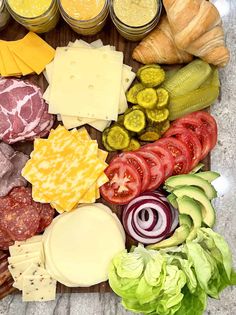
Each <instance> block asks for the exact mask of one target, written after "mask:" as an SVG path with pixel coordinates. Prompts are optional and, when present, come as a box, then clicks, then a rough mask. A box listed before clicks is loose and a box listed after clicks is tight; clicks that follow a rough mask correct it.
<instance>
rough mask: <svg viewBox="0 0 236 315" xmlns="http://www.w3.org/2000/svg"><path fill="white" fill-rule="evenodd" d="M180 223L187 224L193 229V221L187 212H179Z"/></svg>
mask: <svg viewBox="0 0 236 315" xmlns="http://www.w3.org/2000/svg"><path fill="white" fill-rule="evenodd" d="M179 225H187V226H188V227H189V229H190V230H191V229H192V227H193V221H192V219H191V218H190V216H189V215H187V214H184V213H182V214H179Z"/></svg>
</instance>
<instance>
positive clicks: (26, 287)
mask: <svg viewBox="0 0 236 315" xmlns="http://www.w3.org/2000/svg"><path fill="white" fill-rule="evenodd" d="M22 298H23V302H29V301H34V302H37V301H40V302H42V301H51V300H55V298H56V281H55V280H54V279H53V278H52V277H51V276H49V275H43V276H41V275H35V276H33V275H30V276H24V277H23V296H22Z"/></svg>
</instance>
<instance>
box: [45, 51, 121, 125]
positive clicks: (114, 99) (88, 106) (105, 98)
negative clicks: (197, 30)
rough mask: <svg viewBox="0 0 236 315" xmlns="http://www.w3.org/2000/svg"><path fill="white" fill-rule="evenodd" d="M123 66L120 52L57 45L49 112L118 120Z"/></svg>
mask: <svg viewBox="0 0 236 315" xmlns="http://www.w3.org/2000/svg"><path fill="white" fill-rule="evenodd" d="M122 65H123V54H122V53H119V52H111V51H102V50H99V49H88V48H84V49H79V48H73V47H68V48H57V50H56V56H55V60H54V67H53V76H52V83H51V88H50V103H49V111H50V112H51V113H54V114H58V113H60V114H62V115H68V116H79V117H88V118H95V119H102V120H117V116H118V105H119V95H120V87H121V74H122ZM91 74H93V76H91ZM78 87H79V88H78ZM65 97H66V100H65ZM65 103H66V104H67V106H65ZM51 104H53V108H52V107H50V105H51Z"/></svg>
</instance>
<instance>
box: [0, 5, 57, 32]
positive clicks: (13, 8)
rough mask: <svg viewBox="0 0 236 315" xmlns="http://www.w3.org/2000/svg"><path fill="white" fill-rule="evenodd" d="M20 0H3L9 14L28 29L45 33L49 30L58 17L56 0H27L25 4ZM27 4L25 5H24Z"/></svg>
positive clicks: (55, 23) (54, 24)
mask: <svg viewBox="0 0 236 315" xmlns="http://www.w3.org/2000/svg"><path fill="white" fill-rule="evenodd" d="M20 2H21V1H20V0H17V1H15V0H5V3H6V7H7V9H8V11H9V12H10V14H11V16H12V17H13V18H14V19H15V20H16V21H17V22H18V23H20V24H21V25H23V26H24V27H25V28H27V29H28V30H29V31H32V32H35V33H46V32H49V31H51V30H52V29H53V28H54V27H55V26H56V25H57V22H58V20H59V17H60V13H59V10H58V6H57V1H56V0H51V1H47V0H44V1H42V2H40V0H33V1H32V0H28V2H26V4H25V6H23V5H20ZM26 5H27V6H26Z"/></svg>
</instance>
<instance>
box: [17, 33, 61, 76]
mask: <svg viewBox="0 0 236 315" xmlns="http://www.w3.org/2000/svg"><path fill="white" fill-rule="evenodd" d="M11 49H12V51H13V52H14V53H15V54H16V55H17V57H18V58H19V59H20V60H22V61H23V62H24V63H25V64H26V65H27V66H28V67H30V68H31V69H33V70H34V71H35V72H36V73H37V74H40V73H41V72H42V71H43V70H44V68H45V66H46V65H47V64H48V63H49V62H51V61H52V59H53V58H54V55H55V50H54V49H53V48H52V47H51V46H50V45H48V44H47V43H46V42H45V41H44V40H43V39H41V38H40V37H39V36H38V35H37V34H35V33H33V32H29V33H28V34H27V35H26V36H25V37H24V38H23V39H22V40H21V41H17V42H16V43H15V45H14V46H13V47H11Z"/></svg>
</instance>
